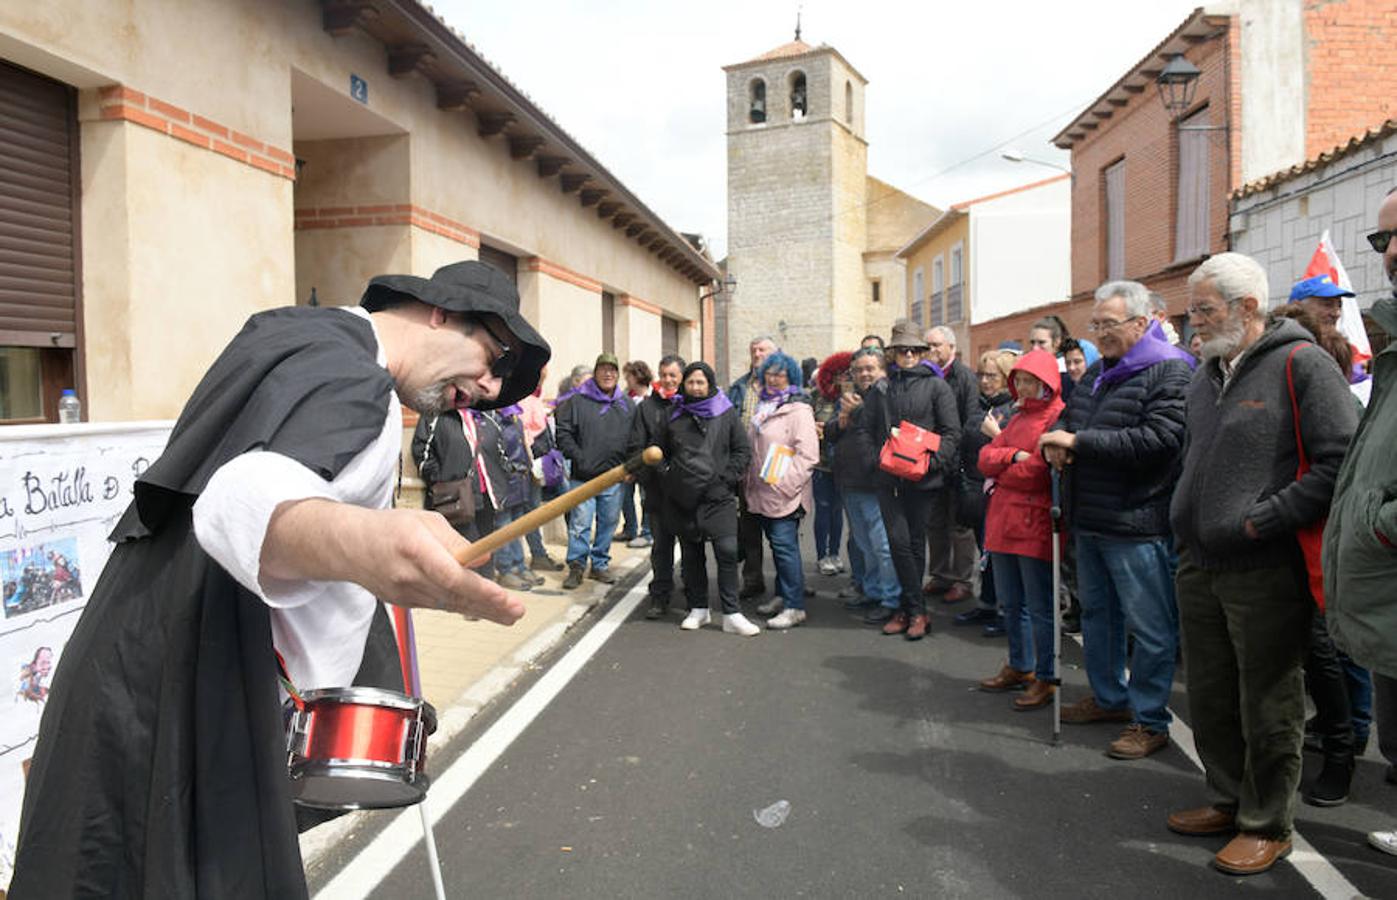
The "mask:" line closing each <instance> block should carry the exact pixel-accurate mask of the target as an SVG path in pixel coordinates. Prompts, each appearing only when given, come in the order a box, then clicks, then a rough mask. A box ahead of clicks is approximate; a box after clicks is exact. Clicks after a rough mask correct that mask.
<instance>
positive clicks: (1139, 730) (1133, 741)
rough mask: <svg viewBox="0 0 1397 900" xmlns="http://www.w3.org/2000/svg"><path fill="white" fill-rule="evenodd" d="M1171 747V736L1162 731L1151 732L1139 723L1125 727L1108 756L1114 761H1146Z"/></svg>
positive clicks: (1107, 753) (1107, 752)
mask: <svg viewBox="0 0 1397 900" xmlns="http://www.w3.org/2000/svg"><path fill="white" fill-rule="evenodd" d="M1168 746H1169V735H1167V734H1165V733H1163V732H1160V731H1150V730H1149V729H1148V728H1146V727H1145V726H1144V725H1141V724H1140V723H1139V722H1131V723H1130V724H1129V725H1127V726H1125V731H1122V732H1121V736H1120V737H1118V738H1116V739H1115V740H1114V741H1112V742H1111V746H1110V747H1108V748H1107V749H1106V755H1107V756H1109V757H1111V758H1112V759H1144V758H1145V757H1147V756H1149V755H1150V754H1151V753H1158V752H1159V751H1161V750H1163V749H1164V748H1165V747H1168Z"/></svg>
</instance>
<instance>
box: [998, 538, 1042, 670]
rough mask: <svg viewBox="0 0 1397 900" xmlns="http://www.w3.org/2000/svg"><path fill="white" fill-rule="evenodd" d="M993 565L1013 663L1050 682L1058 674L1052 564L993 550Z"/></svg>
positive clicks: (1019, 668) (1010, 657)
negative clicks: (1055, 648) (1054, 671)
mask: <svg viewBox="0 0 1397 900" xmlns="http://www.w3.org/2000/svg"><path fill="white" fill-rule="evenodd" d="M990 567H991V568H992V569H994V587H995V590H996V591H997V592H998V593H997V594H996V596H997V597H998V598H999V602H1000V603H1001V604H1003V606H1004V633H1005V636H1006V637H1008V638H1009V665H1011V666H1013V667H1014V668H1015V669H1018V670H1019V671H1020V672H1030V671H1031V672H1033V674H1035V675H1037V676H1038V680H1039V681H1049V680H1050V679H1052V678H1053V675H1054V673H1053V567H1052V563H1048V562H1044V561H1043V560H1041V559H1034V558H1033V557H1031V556H1020V555H1019V554H1017V553H991V554H990Z"/></svg>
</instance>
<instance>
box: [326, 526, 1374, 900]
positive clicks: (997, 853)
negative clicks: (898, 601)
mask: <svg viewBox="0 0 1397 900" xmlns="http://www.w3.org/2000/svg"><path fill="white" fill-rule="evenodd" d="M810 558H813V554H810ZM844 581H845V579H842V578H825V577H821V576H818V575H812V576H810V583H811V585H812V586H814V587H815V588H816V589H817V590H818V591H819V593H818V595H817V596H816V597H815V598H813V599H811V600H810V601H809V609H810V616H809V620H808V622H807V623H806V624H805V625H804V626H802V627H799V628H797V629H795V630H793V631H791V632H786V633H777V632H763V633H762V634H761V635H759V636H757V637H755V638H748V639H743V638H739V637H736V636H733V635H726V634H723V633H722V632H721V631H720V630H719V629H718V628H714V627H710V628H705V629H703V630H702V631H700V632H683V631H681V630H680V629H679V627H678V624H679V615H678V614H677V613H676V614H675V615H674V617H673V618H671V619H670V620H669V621H665V622H650V621H645V620H644V619H643V618H642V617H641V616H640V615H639V613H640V612H641V611H643V608H644V607H643V605H642V606H641V607H640V608H638V609H637V611H636V613H635V614H633V615H632V616H631V617H630V619H629V620H628V621H626V622H625V623H624V624H623V625H622V626H621V627H620V628H619V629H618V630H617V631H616V633H615V634H614V635H613V636H612V637H611V638H610V640H608V641H607V642H606V643H605V644H603V645H602V646H601V648H600V650H599V651H598V652H597V653H596V655H595V656H593V657H592V658H591V659H590V661H589V662H588V663H587V664H586V665H585V666H583V667H582V669H581V670H580V671H579V672H578V674H577V676H576V677H575V678H574V679H573V680H572V681H571V682H570V683H569V684H568V685H567V687H566V688H565V689H563V691H562V692H561V694H560V695H559V696H557V698H556V699H555V700H554V701H553V702H552V703H551V704H550V705H548V706H547V707H546V708H545V709H544V710H543V712H542V713H541V714H540V715H539V716H538V717H537V718H536V719H535V720H534V721H533V722H532V724H530V725H529V726H528V727H527V728H526V729H525V730H524V731H523V732H522V734H520V736H519V738H518V739H517V740H516V741H514V743H513V744H511V745H510V746H509V747H508V749H507V750H506V751H505V752H504V754H503V755H502V756H501V757H500V758H499V760H498V761H497V762H495V764H493V765H492V766H490V767H489V768H488V769H487V770H486V771H485V772H484V774H483V775H482V776H481V777H480V778H479V780H478V781H476V782H475V784H474V786H473V787H472V788H471V789H470V790H469V791H468V792H467V793H466V794H465V795H464V797H463V798H462V800H461V801H460V802H459V803H457V804H456V805H455V806H454V807H452V808H451V809H450V810H449V811H447V812H446V813H445V815H444V816H443V818H442V819H441V821H440V823H439V825H438V827H437V829H436V835H437V843H438V847H439V851H440V857H441V865H442V870H443V873H444V881H445V887H446V893H447V896H449V897H529V898H552V897H559V898H561V897H568V898H592V897H597V898H602V897H606V898H612V897H678V898H687V897H695V898H697V897H705V898H706V897H758V896H761V897H773V896H774V897H802V896H804V897H875V896H878V897H882V896H887V897H892V896H919V897H975V898H996V897H1034V898H1057V897H1062V898H1069V897H1070V898H1084V897H1111V898H1118V897H1122V896H1124V897H1181V896H1187V897H1197V898H1203V897H1223V896H1226V897H1233V896H1251V895H1264V896H1277V897H1310V896H1322V895H1324V894H1322V893H1321V892H1320V891H1317V890H1316V889H1315V887H1313V886H1312V884H1311V882H1310V881H1308V880H1307V879H1306V877H1305V876H1304V875H1303V874H1302V873H1301V871H1299V870H1298V869H1297V867H1296V866H1293V865H1291V864H1289V863H1283V864H1281V865H1278V866H1277V867H1276V868H1275V869H1273V870H1272V871H1271V872H1269V873H1266V874H1263V875H1257V876H1252V877H1250V878H1245V879H1240V878H1233V877H1229V876H1224V875H1222V874H1220V873H1218V872H1217V871H1215V870H1213V869H1212V868H1211V867H1210V866H1209V865H1208V862H1209V859H1210V858H1211V855H1212V854H1213V853H1215V852H1216V851H1217V850H1218V849H1220V848H1221V847H1222V845H1223V844H1224V843H1225V842H1226V838H1221V837H1219V838H1185V837H1180V836H1178V835H1175V834H1173V833H1171V832H1170V831H1168V830H1167V829H1166V828H1165V826H1164V819H1165V816H1166V815H1167V813H1168V812H1169V811H1171V810H1173V809H1176V808H1180V807H1185V806H1194V805H1198V804H1199V803H1201V802H1203V800H1204V793H1203V779H1202V775H1201V773H1200V772H1199V770H1198V769H1197V768H1196V767H1195V765H1194V764H1193V763H1192V762H1191V761H1190V759H1189V758H1188V757H1187V756H1186V755H1185V753H1184V752H1183V751H1182V750H1181V749H1180V748H1179V747H1178V746H1177V745H1171V746H1170V747H1169V748H1168V749H1167V750H1165V751H1163V752H1161V753H1158V754H1156V755H1154V756H1152V757H1150V758H1148V759H1145V760H1142V761H1137V762H1120V761H1116V760H1112V759H1110V758H1108V757H1106V756H1105V754H1104V752H1103V751H1104V749H1105V747H1106V744H1107V743H1108V742H1109V741H1110V740H1112V739H1113V738H1115V737H1116V735H1117V734H1118V726H1116V725H1107V724H1102V725H1092V726H1071V725H1064V726H1063V733H1062V740H1061V743H1060V744H1058V745H1056V746H1054V745H1053V744H1052V743H1051V741H1050V736H1051V710H1050V709H1044V710H1040V711H1035V712H1027V713H1023V712H1015V711H1013V710H1011V709H1010V697H1011V696H1012V695H994V694H986V693H982V692H980V691H977V690H975V689H974V687H973V686H974V683H975V681H976V680H978V679H979V678H982V677H985V676H988V675H991V674H993V673H994V672H995V671H997V670H998V667H999V665H1000V664H1001V663H1002V661H1003V659H1004V644H1003V641H1002V640H994V639H988V638H983V637H981V636H980V634H979V630H978V629H971V628H957V627H953V626H952V625H951V621H950V617H951V615H952V614H953V613H954V612H957V611H959V610H961V609H964V608H966V604H964V603H962V604H959V605H955V606H946V605H940V606H938V607H936V608H934V609H933V610H932V612H933V615H934V626H933V632H932V634H931V635H930V636H929V637H928V638H927V639H925V640H923V641H921V642H918V643H912V642H908V641H905V640H903V639H902V638H900V637H893V638H890V637H884V636H882V635H881V634H879V633H878V632H877V630H875V629H873V628H869V627H866V626H863V625H861V624H860V623H859V622H858V620H857V618H856V617H855V616H853V615H852V614H850V613H847V612H845V611H844V610H843V608H842V605H841V604H840V603H839V601H838V600H836V599H835V598H834V593H835V591H837V590H838V588H839V587H841V586H842V584H843V583H844ZM629 587H630V585H629V584H623V585H619V586H618V588H617V590H616V591H614V592H613V595H612V596H613V598H618V599H619V598H620V597H621V596H623V595H624V594H625V592H626V590H627V589H628V588H629ZM610 602H613V603H614V602H615V600H612V601H610ZM575 631H576V632H582V631H585V626H584V627H583V628H580V629H576V630H575ZM576 639H577V638H576V637H574V638H573V640H576ZM566 650H567V647H566V646H565V647H561V648H559V650H558V651H557V653H556V654H555V656H554V658H555V659H556V658H557V656H560V655H561V654H562V653H563V652H565V651H566ZM542 668H544V669H546V668H547V665H546V664H545V666H543V667H542ZM1064 678H1065V681H1066V685H1067V686H1066V691H1067V693H1066V698H1067V700H1069V701H1070V700H1074V699H1076V698H1077V697H1079V696H1081V695H1082V694H1083V692H1084V691H1085V684H1086V679H1085V674H1084V672H1083V671H1082V669H1081V650H1080V648H1079V647H1078V646H1077V645H1076V644H1075V643H1073V642H1071V641H1065V642H1064ZM531 682H532V679H528V680H526V681H525V683H522V684H519V685H516V686H515V687H514V688H513V689H512V690H511V691H510V692H509V694H508V695H507V696H505V697H504V698H502V699H501V701H500V702H499V703H498V704H496V706H495V707H494V708H493V709H492V710H491V711H490V713H489V714H486V715H482V716H481V717H480V718H479V720H478V721H477V722H475V723H473V725H472V726H471V727H470V728H468V729H467V730H466V731H465V732H464V733H463V734H462V735H460V736H459V737H458V738H457V739H456V741H455V742H454V745H453V746H452V747H451V748H450V752H449V753H448V754H446V756H447V757H450V756H454V755H456V754H458V753H460V752H463V751H465V750H466V749H467V747H469V745H470V744H471V743H472V742H473V741H475V740H476V739H477V738H478V737H479V736H480V735H481V734H482V733H484V732H485V731H486V729H488V728H489V727H490V726H491V724H492V723H493V722H494V721H495V720H497V719H498V717H499V716H501V715H503V714H504V713H505V712H507V711H508V709H509V707H510V705H511V703H512V702H513V701H514V700H515V698H517V697H519V696H520V695H521V694H522V693H523V692H524V691H525V690H527V689H528V688H529V687H530V684H531ZM1173 707H1174V709H1175V711H1176V712H1178V711H1183V712H1184V714H1185V715H1184V718H1185V719H1186V711H1187V704H1186V702H1185V698H1184V694H1183V689H1182V681H1181V675H1180V681H1179V683H1178V684H1176V691H1175V697H1174V704H1173ZM1375 743H1376V742H1375V741H1374V744H1375ZM1306 763H1307V766H1306V771H1307V775H1313V773H1314V769H1315V767H1316V766H1317V763H1318V760H1317V759H1313V758H1311V759H1307V760H1306ZM1383 772H1384V766H1383V764H1382V762H1381V761H1380V759H1379V758H1378V757H1377V756H1376V753H1375V751H1373V750H1370V751H1369V754H1368V756H1367V757H1366V758H1365V759H1364V760H1362V761H1361V762H1360V765H1359V770H1358V773H1357V776H1356V778H1355V783H1354V790H1353V794H1352V798H1353V799H1351V800H1350V802H1349V803H1348V804H1346V805H1344V806H1341V807H1337V808H1333V809H1317V808H1314V807H1310V806H1306V805H1304V804H1300V805H1299V806H1298V810H1299V812H1298V816H1299V820H1298V827H1299V831H1300V833H1301V834H1302V835H1303V836H1304V837H1305V838H1306V839H1307V840H1308V841H1309V842H1310V843H1311V844H1313V845H1314V848H1315V849H1316V850H1317V851H1318V852H1319V854H1320V855H1321V856H1323V857H1324V859H1326V860H1327V861H1328V863H1330V864H1332V866H1333V867H1334V869H1336V870H1337V873H1338V874H1339V875H1340V876H1342V878H1344V879H1347V881H1348V883H1349V884H1350V885H1351V886H1352V890H1350V889H1348V887H1347V886H1343V885H1342V882H1339V884H1340V885H1341V886H1342V887H1343V890H1341V891H1336V890H1333V889H1332V887H1331V889H1330V890H1328V891H1327V893H1328V895H1330V896H1345V897H1347V896H1353V895H1358V896H1367V897H1397V858H1394V857H1390V856H1386V855H1384V854H1381V853H1379V852H1377V851H1376V850H1373V849H1371V848H1369V847H1368V846H1367V844H1366V842H1365V833H1366V831H1368V830H1370V829H1373V828H1378V827H1389V828H1390V827H1393V826H1394V825H1397V788H1393V787H1390V786H1388V785H1385V784H1384V783H1383ZM782 807H788V810H783V808H782ZM783 811H785V812H786V814H785V816H784V819H782V816H781V813H782V812H783ZM389 821H390V819H389V818H388V817H387V816H385V818H384V822H385V823H387V822H389ZM399 825H400V826H401V821H400V822H399ZM419 833H420V832H419ZM373 836H374V830H373V829H368V830H366V831H364V832H363V833H360V834H358V835H355V836H353V837H352V838H351V839H349V840H347V841H346V842H345V843H344V845H343V846H341V847H340V848H339V849H338V850H337V851H336V853H335V854H334V856H333V857H332V858H331V860H330V863H329V865H327V866H325V867H324V868H323V869H322V870H321V871H320V872H318V873H317V877H316V878H314V879H313V881H312V885H311V886H312V890H313V891H315V890H318V889H319V888H320V887H322V886H323V885H324V884H325V882H326V881H327V879H328V877H329V876H331V875H333V874H334V872H335V870H336V869H337V867H338V866H339V865H342V864H343V863H344V862H346V861H348V860H350V859H352V858H354V857H355V855H356V854H358V853H359V852H360V850H361V849H362V848H363V847H364V846H366V845H367V844H368V842H369V841H370V839H371V838H372V837H373ZM1321 868H1323V866H1322V865H1321ZM1331 885H1332V882H1331ZM369 887H370V886H369V885H362V886H361V889H368V888H369ZM368 894H369V896H373V897H383V898H430V897H432V896H433V891H432V883H431V880H430V877H429V876H428V868H427V859H426V855H425V852H424V849H423V844H422V843H421V842H420V841H419V842H417V845H416V846H415V847H414V848H413V849H412V850H411V852H410V853H409V854H408V855H407V856H406V858H405V859H403V860H402V862H401V863H400V864H398V865H396V866H395V867H393V868H392V869H391V871H389V872H387V873H386V875H385V877H384V878H383V880H382V881H381V882H380V883H378V884H377V886H375V887H372V889H371V890H369V891H368Z"/></svg>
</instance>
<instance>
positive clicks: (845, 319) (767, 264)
mask: <svg viewBox="0 0 1397 900" xmlns="http://www.w3.org/2000/svg"><path fill="white" fill-rule="evenodd" d="M797 72H800V73H803V74H804V75H805V79H806V91H807V113H806V115H805V116H804V117H802V118H793V117H792V115H791V105H790V103H791V97H790V94H791V79H792V77H793V76H794V75H795V73H797ZM727 76H728V258H727V266H728V271H730V272H731V273H732V274H733V275H734V276H735V277H736V279H737V289H736V291H735V292H734V294H733V297H732V302H731V304H730V305H729V307H728V312H729V320H728V328H727V335H728V337H727V340H728V354H729V360H730V365H731V371H730V373H729V375H730V376H733V377H735V376H737V375H740V374H741V373H742V371H743V369H744V367H745V366H744V361H745V360H746V358H747V343H748V341H750V340H751V338H752V337H753V336H755V335H758V334H770V335H772V336H773V337H774V338H775V339H776V341H777V343H778V344H780V345H781V347H782V348H783V349H784V350H786V351H787V352H788V353H791V354H792V355H795V356H796V357H797V358H799V357H804V356H816V357H823V356H824V355H826V354H828V353H829V352H831V351H832V350H833V349H834V348H835V347H836V346H844V345H845V344H846V343H847V342H848V341H849V340H851V339H853V340H856V339H857V338H858V337H859V336H860V335H861V334H862V333H863V332H862V327H863V302H864V301H863V295H864V289H863V282H864V276H863V252H864V242H865V233H866V224H865V212H864V192H865V188H864V179H865V176H866V172H867V148H866V146H865V144H864V141H863V139H862V137H861V132H862V123H863V80H862V79H861V78H860V77H859V76H858V75H857V74H856V73H853V72H852V70H850V69H848V68H847V66H845V65H844V64H843V63H842V61H841V60H840V59H839V58H838V56H837V54H835V53H834V52H833V51H830V50H820V51H816V52H813V53H806V54H802V55H800V56H797V57H790V58H784V59H774V60H764V61H754V62H752V63H748V64H745V65H742V66H736V67H732V68H730V69H729V70H728V72H727ZM757 78H761V79H763V80H764V81H765V84H766V121H765V122H764V123H761V124H753V123H751V122H750V121H749V118H748V113H749V109H750V97H751V85H752V83H753V81H754V80H755V79H757ZM846 83H847V84H848V88H847V91H846V87H845V85H846ZM846 101H847V102H846Z"/></svg>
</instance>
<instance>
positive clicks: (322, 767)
mask: <svg viewBox="0 0 1397 900" xmlns="http://www.w3.org/2000/svg"><path fill="white" fill-rule="evenodd" d="M307 768H309V769H315V770H317V771H313V772H306V771H304V770H305V769H307ZM390 768H391V769H399V770H401V769H402V768H403V767H402V766H396V765H390V764H388V763H377V764H374V763H372V761H368V764H364V763H360V762H359V761H357V760H356V761H353V762H352V763H351V764H349V765H340V766H337V767H333V768H331V767H330V766H329V765H328V763H327V761H325V760H315V761H313V762H306V763H304V764H303V765H302V771H301V772H300V774H299V775H293V776H292V777H291V784H292V798H291V799H292V800H293V801H294V802H295V803H297V804H299V805H301V806H307V807H310V808H311V809H327V810H340V811H348V810H355V809H401V808H403V807H407V806H416V805H417V804H418V803H421V802H422V801H423V800H424V799H426V797H427V789H428V788H429V787H430V786H431V783H432V779H431V777H430V776H428V775H427V773H425V772H418V773H416V774H413V775H410V776H407V775H406V773H404V775H405V776H406V777H400V776H398V775H394V774H392V773H390V772H388V771H384V770H385V769H390ZM356 770H357V771H356ZM307 777H315V778H339V779H345V780H348V781H364V780H369V781H379V782H384V783H392V784H400V785H403V786H404V787H405V788H407V789H408V790H409V793H408V794H407V795H405V797H404V800H405V802H397V803H394V802H386V803H374V802H371V801H360V800H347V801H343V802H327V803H316V802H314V801H307V800H304V799H302V798H301V797H300V796H297V795H296V789H295V786H296V785H297V784H304V783H305V781H306V779H307Z"/></svg>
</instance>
